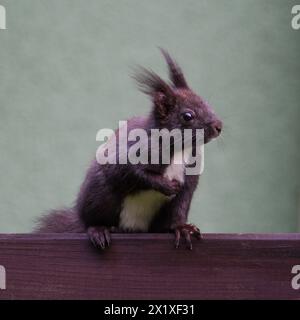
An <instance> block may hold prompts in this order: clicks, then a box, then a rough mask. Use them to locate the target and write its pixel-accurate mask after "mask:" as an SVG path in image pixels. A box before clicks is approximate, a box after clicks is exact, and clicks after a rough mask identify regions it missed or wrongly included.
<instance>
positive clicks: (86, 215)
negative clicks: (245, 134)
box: [37, 50, 222, 248]
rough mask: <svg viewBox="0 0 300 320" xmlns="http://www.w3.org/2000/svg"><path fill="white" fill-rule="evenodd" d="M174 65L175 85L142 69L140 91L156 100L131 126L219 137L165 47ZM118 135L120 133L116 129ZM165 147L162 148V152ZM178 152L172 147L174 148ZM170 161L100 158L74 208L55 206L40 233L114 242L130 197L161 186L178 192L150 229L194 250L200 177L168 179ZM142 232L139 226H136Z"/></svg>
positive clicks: (162, 189) (214, 118)
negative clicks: (193, 216) (187, 116)
mask: <svg viewBox="0 0 300 320" xmlns="http://www.w3.org/2000/svg"><path fill="white" fill-rule="evenodd" d="M162 53H163V55H164V57H165V59H166V62H167V64H168V67H169V76H170V80H171V83H167V82H165V81H164V80H162V79H161V78H160V77H159V76H158V75H157V74H155V73H154V72H152V71H149V70H146V69H144V68H141V72H140V73H139V74H137V75H136V76H135V79H136V81H137V83H138V85H139V88H140V90H142V91H143V92H144V93H146V94H147V95H149V96H150V97H151V99H152V101H153V108H152V112H151V113H150V115H149V116H148V117H145V118H143V117H136V118H132V119H130V120H129V121H128V130H130V129H133V128H143V129H145V130H146V131H147V132H150V130H151V129H154V128H156V129H162V128H166V129H169V130H172V129H175V128H177V129H185V128H191V129H198V128H203V129H204V132H205V143H207V142H209V141H210V140H211V139H212V138H214V137H217V136H218V135H219V133H220V131H221V128H222V123H221V121H220V120H219V119H218V118H217V116H216V115H215V113H214V112H213V111H212V109H211V108H210V106H209V105H208V104H207V103H206V102H205V101H203V100H202V99H201V98H200V97H199V96H198V95H196V94H195V93H194V92H193V91H192V90H191V89H190V88H189V87H188V85H187V82H186V80H185V78H184V76H183V73H182V71H181V69H180V67H179V66H178V65H177V64H176V63H175V62H174V61H173V60H172V59H171V57H170V56H169V54H168V53H167V52H166V51H164V50H162ZM186 110H188V111H189V112H191V113H192V114H193V115H194V118H193V121H191V122H188V123H187V122H185V121H183V119H182V114H183V113H184V112H186ZM116 133H117V134H118V132H116ZM160 151H161V150H160ZM171 153H172V147H171ZM165 169H166V165H164V164H161V163H160V164H156V165H153V164H147V165H143V164H136V165H132V164H130V163H128V164H124V165H123V164H114V165H113V164H106V165H100V164H98V163H97V162H96V160H94V161H93V162H92V164H91V166H90V168H89V170H88V172H87V175H86V178H85V180H84V182H83V184H82V186H81V189H80V192H79V194H78V197H77V200H76V204H75V206H74V207H73V208H72V209H66V210H55V211H53V212H51V213H50V214H48V215H46V216H44V217H43V218H42V219H41V220H40V223H39V226H38V228H37V232H84V231H87V233H88V235H89V236H90V238H91V241H92V242H93V243H94V244H95V245H96V246H99V247H101V248H104V247H106V246H107V245H109V243H110V236H109V232H108V231H112V232H114V231H122V230H120V229H119V228H118V227H119V216H120V212H121V209H122V204H123V201H124V199H125V197H126V196H128V195H132V194H135V193H139V192H141V191H142V190H150V189H153V190H156V191H159V192H161V193H163V194H165V195H167V196H170V195H173V196H174V197H173V198H172V200H171V201H169V202H166V203H165V204H164V205H163V206H162V207H161V209H160V210H159V212H158V213H157V214H156V215H155V217H154V218H153V221H152V223H151V225H150V227H149V230H148V231H149V232H170V231H171V232H175V235H176V246H178V245H179V239H180V236H184V237H185V239H186V241H187V243H188V246H189V248H191V241H190V234H193V235H196V236H198V237H199V236H200V232H199V229H198V228H196V227H195V226H191V225H187V224H186V223H187V217H188V212H189V208H190V204H191V200H192V196H193V193H194V191H195V189H196V187H197V184H198V180H199V176H197V175H196V176H195V175H186V176H185V180H184V183H183V185H181V184H180V183H179V182H178V181H174V180H173V181H169V180H168V179H166V178H164V177H163V173H164V170H165ZM133 231H139V230H133Z"/></svg>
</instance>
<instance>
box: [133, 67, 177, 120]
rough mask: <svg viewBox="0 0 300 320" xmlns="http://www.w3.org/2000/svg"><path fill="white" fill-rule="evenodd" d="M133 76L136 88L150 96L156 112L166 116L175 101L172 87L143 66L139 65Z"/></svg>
mask: <svg viewBox="0 0 300 320" xmlns="http://www.w3.org/2000/svg"><path fill="white" fill-rule="evenodd" d="M133 78H134V79H135V81H136V82H137V84H138V88H139V89H140V90H141V91H142V92H144V93H145V94H147V95H149V96H150V97H151V98H152V100H153V102H154V106H155V109H156V111H157V112H158V114H159V115H160V116H161V117H164V116H166V115H167V114H168V112H169V110H170V109H171V108H172V107H173V106H174V105H175V102H176V96H175V92H174V90H173V89H172V87H171V86H170V85H169V84H168V83H167V82H165V81H164V80H163V79H162V78H161V77H160V76H158V75H157V74H156V73H155V72H153V71H151V70H148V69H145V68H143V67H139V70H138V72H135V74H134V75H133Z"/></svg>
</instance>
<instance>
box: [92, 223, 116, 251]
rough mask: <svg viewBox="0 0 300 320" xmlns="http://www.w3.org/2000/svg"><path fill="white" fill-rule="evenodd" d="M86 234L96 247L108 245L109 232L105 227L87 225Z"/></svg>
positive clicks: (102, 247) (103, 247)
mask: <svg viewBox="0 0 300 320" xmlns="http://www.w3.org/2000/svg"><path fill="white" fill-rule="evenodd" d="M87 234H88V236H89V238H90V240H91V242H92V244H93V245H94V246H95V247H96V248H101V249H105V248H106V247H109V245H110V233H109V231H108V229H107V228H105V227H89V228H88V230H87Z"/></svg>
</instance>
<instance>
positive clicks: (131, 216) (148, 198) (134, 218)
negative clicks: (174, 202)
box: [119, 152, 186, 231]
mask: <svg viewBox="0 0 300 320" xmlns="http://www.w3.org/2000/svg"><path fill="white" fill-rule="evenodd" d="M184 156H186V154H185V155H184ZM181 158H182V153H181V152H180V153H178V154H175V155H174V157H173V158H172V161H171V164H170V165H169V166H168V167H167V168H166V171H165V173H164V177H166V178H168V179H169V180H177V181H179V182H181V183H184V175H185V165H184V163H183V162H182V160H181ZM171 198H172V197H167V196H165V195H164V194H162V193H160V192H158V191H155V190H146V191H142V192H140V193H137V194H134V195H129V196H127V197H126V198H125V200H124V202H123V209H122V211H121V213H120V223H119V227H120V228H122V229H124V230H128V231H148V229H149V226H150V223H151V221H152V219H153V217H154V216H155V214H156V213H157V212H158V210H159V209H160V208H161V206H162V205H163V204H164V203H165V202H166V201H169V200H170V199H171Z"/></svg>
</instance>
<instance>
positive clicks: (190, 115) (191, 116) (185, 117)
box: [181, 112, 194, 122]
mask: <svg viewBox="0 0 300 320" xmlns="http://www.w3.org/2000/svg"><path fill="white" fill-rule="evenodd" d="M181 117H182V119H183V120H184V121H185V122H189V121H191V120H193V119H194V114H193V113H192V112H184V113H182V114H181Z"/></svg>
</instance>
